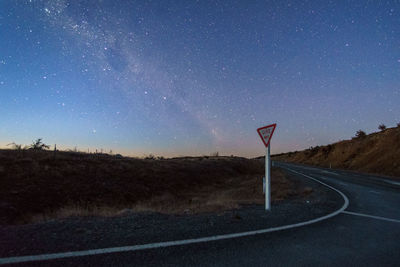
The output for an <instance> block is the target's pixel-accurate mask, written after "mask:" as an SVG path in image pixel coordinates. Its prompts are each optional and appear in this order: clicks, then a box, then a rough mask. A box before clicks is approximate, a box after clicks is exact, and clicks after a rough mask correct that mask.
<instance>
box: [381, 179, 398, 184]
mask: <svg viewBox="0 0 400 267" xmlns="http://www.w3.org/2000/svg"><path fill="white" fill-rule="evenodd" d="M384 181H385V182H387V183H390V184H394V185H400V183H399V182H395V181H390V180H386V179H385V180H384Z"/></svg>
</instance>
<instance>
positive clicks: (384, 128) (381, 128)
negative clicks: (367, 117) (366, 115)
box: [378, 123, 386, 131]
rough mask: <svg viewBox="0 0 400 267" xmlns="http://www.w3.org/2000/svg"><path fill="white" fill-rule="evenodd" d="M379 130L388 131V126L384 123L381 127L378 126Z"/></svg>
mask: <svg viewBox="0 0 400 267" xmlns="http://www.w3.org/2000/svg"><path fill="white" fill-rule="evenodd" d="M378 129H379V130H381V131H383V130H386V125H385V124H383V123H382V124H381V125H379V126H378Z"/></svg>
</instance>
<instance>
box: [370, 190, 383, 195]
mask: <svg viewBox="0 0 400 267" xmlns="http://www.w3.org/2000/svg"><path fill="white" fill-rule="evenodd" d="M369 192H370V193H374V194H377V195H380V194H381V193H380V192H377V191H374V190H369Z"/></svg>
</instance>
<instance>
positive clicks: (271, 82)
mask: <svg viewBox="0 0 400 267" xmlns="http://www.w3.org/2000/svg"><path fill="white" fill-rule="evenodd" d="M399 25H400V5H399V4H398V3H396V2H395V1H394V2H385V3H379V2H375V3H367V2H366V3H362V4H361V3H354V2H348V3H346V2H341V3H337V2H336V1H332V2H330V3H329V2H326V3H320V2H318V1H315V2H312V1H311V2H307V3H299V2H298V1H294V2H291V1H272V2H264V1H251V2H247V1H111V0H110V1H66V0H63V1H60V0H57V1H33V0H32V1H1V3H0V36H1V37H0V90H1V92H2V96H0V104H1V105H0V112H1V113H0V120H1V125H0V126H1V127H0V145H3V146H4V145H6V144H7V143H10V142H16V143H25V144H27V143H29V142H30V141H31V140H32V139H34V138H37V137H42V138H43V139H44V141H47V142H48V143H50V144H54V143H57V144H59V146H60V147H63V148H72V147H75V146H77V147H78V149H82V150H87V149H90V150H94V149H96V148H97V149H100V148H103V149H105V150H106V149H107V150H109V149H112V150H113V151H116V152H120V153H123V154H129V155H139V156H140V155H146V154H150V153H153V154H156V155H165V156H176V155H204V154H210V153H213V152H216V151H219V153H220V154H224V155H230V154H236V155H243V156H256V155H259V154H262V153H263V147H262V143H261V141H260V140H259V138H258V136H257V133H256V129H257V128H258V127H260V126H263V125H267V124H269V123H274V122H276V123H277V124H278V126H277V129H276V132H275V135H274V137H273V141H272V144H271V145H272V151H273V152H275V153H277V152H283V151H290V150H298V149H301V148H307V147H309V146H315V145H320V144H326V143H329V142H333V141H336V140H340V139H345V138H350V137H351V136H353V135H354V133H355V132H356V130H358V129H363V130H366V131H367V132H371V131H375V130H377V126H378V124H380V123H385V124H387V126H393V125H394V124H395V123H396V122H399V121H400V116H399V114H400V105H398V103H399V102H400V101H399V100H400V93H399V92H400V88H399V84H400V53H399V51H400V26H399Z"/></svg>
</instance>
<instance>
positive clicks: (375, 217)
mask: <svg viewBox="0 0 400 267" xmlns="http://www.w3.org/2000/svg"><path fill="white" fill-rule="evenodd" d="M342 213H345V214H350V215H355V216H361V217H368V218H372V219H377V220H382V221H388V222H396V223H400V220H396V219H391V218H385V217H381V216H374V215H368V214H363V213H357V212H351V211H342Z"/></svg>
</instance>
